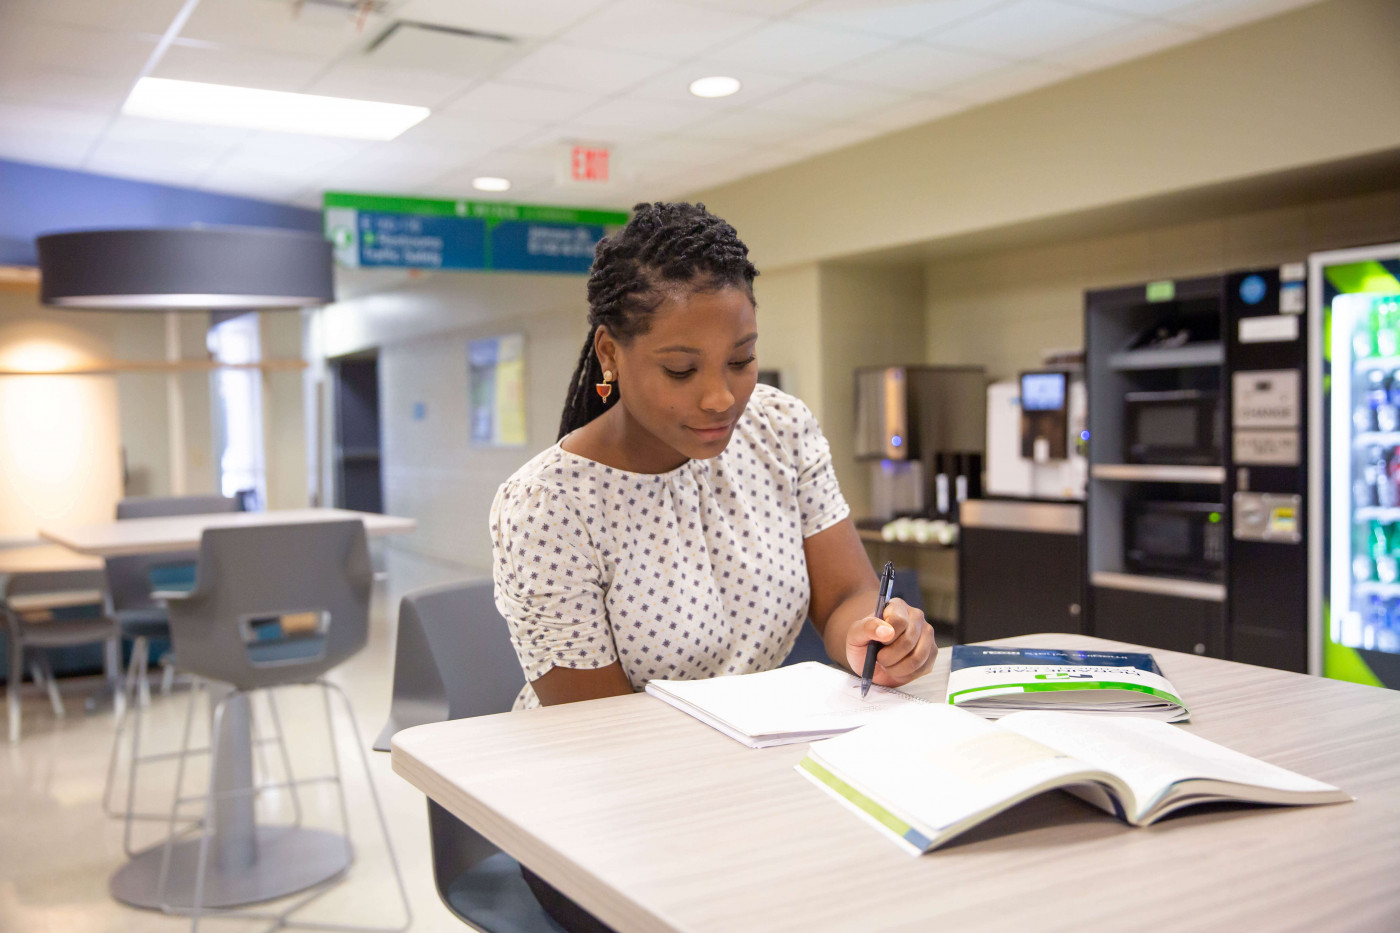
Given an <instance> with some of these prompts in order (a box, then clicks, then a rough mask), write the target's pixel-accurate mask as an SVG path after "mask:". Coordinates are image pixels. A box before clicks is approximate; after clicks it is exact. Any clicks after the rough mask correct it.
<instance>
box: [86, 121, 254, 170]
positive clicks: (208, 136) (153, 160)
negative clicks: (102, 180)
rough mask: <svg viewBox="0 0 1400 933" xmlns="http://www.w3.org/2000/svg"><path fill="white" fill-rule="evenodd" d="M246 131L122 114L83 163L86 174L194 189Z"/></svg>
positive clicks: (242, 138)
mask: <svg viewBox="0 0 1400 933" xmlns="http://www.w3.org/2000/svg"><path fill="white" fill-rule="evenodd" d="M247 136H248V132H247V131H246V130H236V129H230V128H227V127H211V126H198V125H195V124H189V123H172V122H167V121H163V120H148V119H145V118H143V117H130V116H120V117H118V118H117V119H116V120H115V121H113V123H112V125H111V127H109V128H108V130H107V132H106V133H105V134H104V135H103V136H102V139H101V141H100V142H99V143H98V144H97V146H96V147H95V148H94V149H93V151H92V154H91V155H90V156H89V157H88V159H87V161H86V162H84V164H83V167H84V168H85V169H87V170H88V171H93V172H98V173H108V174H113V175H121V176H123V177H127V178H144V179H150V180H154V181H163V182H165V183H166V184H174V185H192V184H194V183H195V182H196V181H197V180H198V179H199V178H200V176H202V175H203V174H204V173H205V172H207V171H208V170H209V169H211V168H213V166H214V165H215V164H216V163H217V162H219V161H220V159H222V158H223V156H224V155H226V154H227V153H229V152H230V151H232V150H233V149H234V148H236V147H237V146H239V145H240V144H241V143H242V142H243V140H244V139H245V138H246V137H247Z"/></svg>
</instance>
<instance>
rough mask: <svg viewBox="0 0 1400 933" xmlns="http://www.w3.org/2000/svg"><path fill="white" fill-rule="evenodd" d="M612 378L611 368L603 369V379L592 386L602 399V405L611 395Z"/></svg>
mask: <svg viewBox="0 0 1400 933" xmlns="http://www.w3.org/2000/svg"><path fill="white" fill-rule="evenodd" d="M612 380H613V374H612V370H611V369H605V370H603V381H602V382H600V383H598V384H597V385H596V386H594V388H596V389H597V390H598V397H599V398H600V399H602V400H603V404H604V405H606V404H607V403H608V396H609V395H612V385H611V383H612Z"/></svg>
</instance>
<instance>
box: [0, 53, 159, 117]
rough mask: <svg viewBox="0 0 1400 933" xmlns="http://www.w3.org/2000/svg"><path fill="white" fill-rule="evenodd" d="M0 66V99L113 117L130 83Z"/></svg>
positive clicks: (54, 71) (70, 73)
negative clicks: (93, 112) (96, 112)
mask: <svg viewBox="0 0 1400 933" xmlns="http://www.w3.org/2000/svg"><path fill="white" fill-rule="evenodd" d="M6 64H7V63H4V62H0V99H5V98H8V99H10V100H12V101H14V102H15V103H27V104H39V105H43V106H53V107H67V108H72V109H75V110H91V111H98V112H101V113H106V114H112V113H115V112H116V111H117V110H119V109H120V108H121V105H122V102H123V101H125V100H126V96H127V94H129V93H130V92H131V86H132V81H131V80H129V79H127V78H124V77H123V78H114V77H110V76H106V77H104V76H100V75H84V74H75V73H74V72H71V71H59V70H57V69H52V68H23V67H20V68H16V69H15V70H13V71H11V70H9V69H8V68H6Z"/></svg>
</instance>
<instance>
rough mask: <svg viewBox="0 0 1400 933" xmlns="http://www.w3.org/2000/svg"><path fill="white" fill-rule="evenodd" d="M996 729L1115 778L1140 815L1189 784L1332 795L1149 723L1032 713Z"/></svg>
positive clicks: (1296, 776) (1281, 770)
mask: <svg viewBox="0 0 1400 933" xmlns="http://www.w3.org/2000/svg"><path fill="white" fill-rule="evenodd" d="M1000 725H1001V727H1002V728H1004V729H1009V730H1012V731H1014V732H1017V733H1019V734H1020V735H1024V736H1026V737H1028V738H1032V739H1035V740H1036V741H1039V742H1042V743H1044V744H1046V745H1049V746H1052V747H1053V748H1056V749H1059V750H1060V751H1063V752H1065V753H1066V754H1068V755H1073V756H1074V757H1075V758H1078V759H1080V760H1081V761H1084V762H1087V763H1089V764H1092V765H1094V766H1096V767H1099V768H1102V769H1103V770H1105V771H1110V772H1112V773H1114V774H1116V775H1118V776H1119V777H1120V778H1122V779H1123V781H1124V782H1125V783H1127V785H1128V786H1129V788H1131V789H1132V792H1133V797H1134V798H1135V799H1136V802H1137V807H1138V815H1141V814H1142V813H1143V812H1145V811H1146V810H1149V809H1150V808H1151V807H1152V806H1153V805H1154V804H1155V802H1156V801H1157V799H1158V798H1159V797H1161V796H1162V795H1163V794H1165V793H1167V792H1168V791H1169V790H1170V789H1171V788H1172V785H1173V784H1176V783H1177V782H1179V781H1185V780H1191V779H1207V780H1214V781H1224V782H1228V783H1233V784H1243V785H1249V786H1255V787H1265V788H1270V789H1273V790H1280V791H1292V792H1302V793H1306V792H1320V791H1335V790H1336V788H1334V787H1333V786H1332V785H1330V784H1324V783H1322V782H1321V781H1315V780H1313V779H1312V778H1309V777H1304V776H1303V775H1301V774H1295V773H1294V772H1292V771H1288V770H1286V769H1284V768H1280V767H1278V766H1276V765H1271V764H1269V763H1268V762H1265V761H1259V760H1258V759H1256V758H1251V757H1249V756H1248V755H1245V754H1242V753H1240V752H1237V751H1234V750H1233V749H1229V748H1226V747H1225V746H1223V745H1217V744H1216V743H1214V742H1211V741H1209V740H1208V739H1203V738H1201V737H1200V736H1198V735H1194V734H1192V733H1190V732H1186V731H1185V730H1182V729H1180V728H1177V727H1175V726H1170V725H1168V724H1167V723H1164V722H1157V721H1154V720H1149V719H1138V718H1132V717H1125V718H1122V719H1107V718H1093V719H1089V718H1088V717H1085V716H1080V715H1077V714H1074V713H1053V712H1039V711H1036V712H1024V713H1014V714H1012V715H1010V716H1007V717H1005V718H1004V719H1002V720H1001V723H1000Z"/></svg>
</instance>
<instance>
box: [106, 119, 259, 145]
mask: <svg viewBox="0 0 1400 933" xmlns="http://www.w3.org/2000/svg"><path fill="white" fill-rule="evenodd" d="M248 136H249V132H248V130H244V129H237V128H235V127H229V126H205V125H203V124H199V123H181V122H178V121H175V120H153V119H150V118H148V117H133V116H128V115H126V114H123V115H121V116H118V117H117V118H116V119H115V120H113V121H112V124H111V126H109V127H108V128H107V132H106V133H105V134H104V136H103V138H102V141H103V143H104V144H106V143H114V144H120V145H124V146H126V145H131V146H135V145H139V144H146V143H151V144H154V145H157V146H166V147H168V148H170V149H172V150H174V149H179V150H183V151H186V152H190V153H196V152H197V153H205V152H208V153H213V154H216V155H221V154H223V153H225V152H229V151H231V150H232V149H233V148H235V147H237V146H240V145H242V144H243V143H244V142H245V141H247V139H248Z"/></svg>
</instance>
